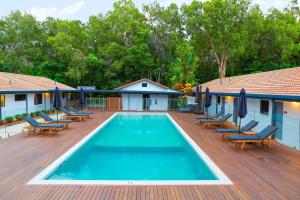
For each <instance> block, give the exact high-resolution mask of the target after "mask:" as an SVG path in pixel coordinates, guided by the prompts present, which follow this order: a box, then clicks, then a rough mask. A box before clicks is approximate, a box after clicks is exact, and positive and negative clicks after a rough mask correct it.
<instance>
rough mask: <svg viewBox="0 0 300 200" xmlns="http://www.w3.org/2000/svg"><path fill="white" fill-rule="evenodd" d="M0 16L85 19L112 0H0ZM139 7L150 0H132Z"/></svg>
mask: <svg viewBox="0 0 300 200" xmlns="http://www.w3.org/2000/svg"><path fill="white" fill-rule="evenodd" d="M0 1H2V2H1V6H0V16H2V17H3V16H7V15H8V14H9V13H10V12H11V11H12V10H16V9H18V10H20V11H22V12H28V13H31V14H32V15H34V16H35V17H36V18H37V19H38V20H39V21H41V20H44V19H45V18H46V17H47V16H52V17H57V18H61V19H80V20H82V21H87V20H88V18H89V16H91V15H97V14H99V13H106V12H107V11H109V10H111V9H112V7H113V2H114V1H113V0H0ZM133 1H134V3H135V4H136V6H137V7H138V8H139V9H142V5H143V4H144V3H149V2H151V1H152V0H133ZM191 1H192V0H160V1H159V2H160V3H161V4H162V5H165V6H167V5H169V4H170V3H172V2H173V3H177V4H178V5H181V4H182V3H190V2H191ZM289 2H290V1H289V0H253V3H258V4H259V5H260V6H261V8H262V10H263V11H264V12H266V11H267V10H268V9H269V8H271V7H275V8H278V9H283V8H284V7H285V6H287V4H288V3H289Z"/></svg>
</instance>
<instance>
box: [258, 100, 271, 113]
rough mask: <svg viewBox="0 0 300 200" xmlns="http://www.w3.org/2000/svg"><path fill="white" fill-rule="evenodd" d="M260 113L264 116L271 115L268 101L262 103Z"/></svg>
mask: <svg viewBox="0 0 300 200" xmlns="http://www.w3.org/2000/svg"><path fill="white" fill-rule="evenodd" d="M260 113H261V114H263V115H268V114H269V101H266V100H261V101H260Z"/></svg>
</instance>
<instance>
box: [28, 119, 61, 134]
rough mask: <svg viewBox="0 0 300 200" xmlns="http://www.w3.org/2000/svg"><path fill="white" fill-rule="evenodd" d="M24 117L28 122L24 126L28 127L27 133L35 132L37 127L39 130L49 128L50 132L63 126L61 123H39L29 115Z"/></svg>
mask: <svg viewBox="0 0 300 200" xmlns="http://www.w3.org/2000/svg"><path fill="white" fill-rule="evenodd" d="M24 119H25V121H26V122H28V123H29V124H30V125H29V126H27V127H26V128H27V129H28V133H30V132H36V130H37V129H39V130H40V131H44V130H49V131H50V132H51V133H57V131H59V130H62V129H63V128H64V125H62V124H41V123H39V122H37V121H36V120H35V119H33V118H32V117H30V116H26V117H25V118H24Z"/></svg>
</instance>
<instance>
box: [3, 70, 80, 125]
mask: <svg viewBox="0 0 300 200" xmlns="http://www.w3.org/2000/svg"><path fill="white" fill-rule="evenodd" d="M55 87H59V89H60V90H75V89H74V88H72V87H69V86H67V85H64V84H61V83H58V82H55V81H53V80H50V79H48V78H44V77H38V76H28V75H21V74H14V73H7V72H0V96H1V98H0V100H1V102H0V103H1V107H0V119H2V120H3V119H5V117H9V116H15V115H18V114H24V113H31V112H35V111H40V110H47V109H50V108H51V107H52V99H53V98H52V96H53V95H52V93H50V91H51V90H52V91H53V90H54V89H55ZM61 95H62V104H63V105H66V99H67V94H66V93H62V94H61Z"/></svg>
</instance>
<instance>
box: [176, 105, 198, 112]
mask: <svg viewBox="0 0 300 200" xmlns="http://www.w3.org/2000/svg"><path fill="white" fill-rule="evenodd" d="M196 106H197V105H196V104H188V105H186V106H185V107H183V108H179V109H178V111H180V112H192V111H193V110H194V109H195V108H196Z"/></svg>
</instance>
